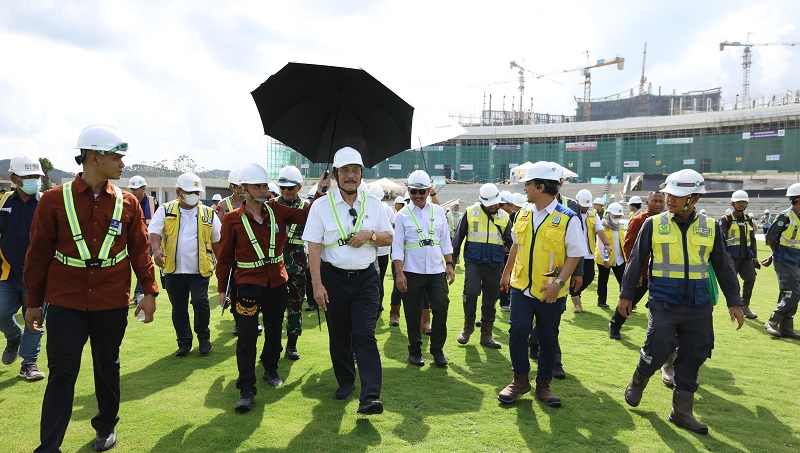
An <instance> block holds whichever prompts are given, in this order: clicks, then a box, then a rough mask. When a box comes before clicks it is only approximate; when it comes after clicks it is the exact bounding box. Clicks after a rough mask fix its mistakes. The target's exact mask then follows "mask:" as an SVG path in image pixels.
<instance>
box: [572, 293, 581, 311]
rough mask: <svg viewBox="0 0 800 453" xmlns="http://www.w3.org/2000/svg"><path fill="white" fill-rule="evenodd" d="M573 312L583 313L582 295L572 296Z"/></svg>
mask: <svg viewBox="0 0 800 453" xmlns="http://www.w3.org/2000/svg"><path fill="white" fill-rule="evenodd" d="M572 312H573V313H582V312H583V307H582V306H581V296H572Z"/></svg>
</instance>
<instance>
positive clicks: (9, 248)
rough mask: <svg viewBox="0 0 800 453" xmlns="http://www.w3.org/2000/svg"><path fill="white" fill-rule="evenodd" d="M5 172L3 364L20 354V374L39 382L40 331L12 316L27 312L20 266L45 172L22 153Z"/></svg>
mask: <svg viewBox="0 0 800 453" xmlns="http://www.w3.org/2000/svg"><path fill="white" fill-rule="evenodd" d="M8 172H9V173H10V177H9V179H11V182H12V183H14V190H11V191H8V192H6V193H4V194H2V195H0V332H3V335H4V336H5V337H6V348H5V349H4V350H3V365H11V364H12V363H14V361H16V360H17V357H19V356H22V366H20V369H19V377H21V378H23V379H25V380H28V381H38V380H40V379H43V378H44V373H43V372H42V371H41V370H39V367H38V366H37V365H36V361H37V360H38V359H39V351H40V349H41V344H42V332H41V331H36V330H33V329H32V328H31V327H30V326H27V325H26V326H24V328H22V327H20V325H19V323H17V319H16V317H15V315H16V313H17V312H18V311H19V309H20V308H21V309H22V316H23V317H24V316H25V313H27V311H28V310H27V308H26V307H25V305H24V302H25V285H24V284H23V282H22V276H23V265H24V264H25V254H26V253H27V252H28V245H29V244H30V231H31V221H32V220H33V216H34V214H35V213H36V207H37V206H38V205H39V196H40V193H39V191H40V190H41V188H42V176H44V173H43V172H42V166H41V164H40V163H39V161H38V160H36V159H32V158H30V157H28V156H23V155H19V156H14V157H12V158H11V163H10V165H9V168H8Z"/></svg>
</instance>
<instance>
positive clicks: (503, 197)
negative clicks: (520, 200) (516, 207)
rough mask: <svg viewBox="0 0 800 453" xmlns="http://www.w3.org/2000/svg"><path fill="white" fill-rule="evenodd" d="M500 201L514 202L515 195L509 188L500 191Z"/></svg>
mask: <svg viewBox="0 0 800 453" xmlns="http://www.w3.org/2000/svg"><path fill="white" fill-rule="evenodd" d="M500 203H507V204H511V203H514V196H513V195H512V194H511V192H509V191H508V190H504V191H502V192H500Z"/></svg>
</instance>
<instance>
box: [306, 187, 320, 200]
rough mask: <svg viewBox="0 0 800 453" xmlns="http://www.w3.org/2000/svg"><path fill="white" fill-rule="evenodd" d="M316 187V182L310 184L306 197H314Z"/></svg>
mask: <svg viewBox="0 0 800 453" xmlns="http://www.w3.org/2000/svg"><path fill="white" fill-rule="evenodd" d="M317 187H318V184H314V185H313V186H311V188H310V189H308V195H306V197H308V198H314V195H315V194H316V193H317Z"/></svg>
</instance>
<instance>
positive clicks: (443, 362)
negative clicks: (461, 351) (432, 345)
mask: <svg viewBox="0 0 800 453" xmlns="http://www.w3.org/2000/svg"><path fill="white" fill-rule="evenodd" d="M431 355H432V356H433V363H435V364H436V366H447V363H448V361H447V356H445V355H444V352H442V350H441V349H440V350H438V351H431Z"/></svg>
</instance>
